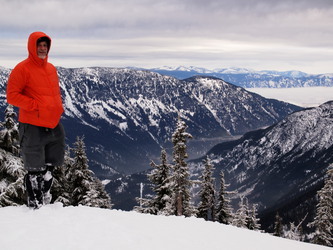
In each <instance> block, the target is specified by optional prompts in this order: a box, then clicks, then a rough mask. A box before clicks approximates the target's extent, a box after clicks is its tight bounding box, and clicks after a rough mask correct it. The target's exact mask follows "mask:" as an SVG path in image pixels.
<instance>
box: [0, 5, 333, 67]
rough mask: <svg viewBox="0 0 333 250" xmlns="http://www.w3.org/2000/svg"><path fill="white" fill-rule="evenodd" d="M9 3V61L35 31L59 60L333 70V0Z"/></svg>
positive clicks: (3, 22) (5, 14)
mask: <svg viewBox="0 0 333 250" xmlns="http://www.w3.org/2000/svg"><path fill="white" fill-rule="evenodd" d="M3 1H4V3H2V5H1V9H0V29H1V37H0V43H1V44H2V45H3V46H5V44H7V45H8V47H5V48H6V49H4V48H2V49H0V55H1V57H2V58H1V59H0V63H2V64H3V63H5V61H6V60H7V61H9V60H12V61H14V59H13V58H14V57H15V59H16V58H17V57H18V54H19V52H18V51H14V49H13V46H14V45H13V43H11V42H10V41H14V40H12V39H18V40H15V41H16V42H15V44H16V45H17V47H16V49H17V50H19V49H20V47H19V46H18V44H20V43H21V44H22V43H23V44H24V46H25V43H26V39H27V36H28V35H29V33H30V32H32V31H35V30H43V31H45V32H47V33H48V34H50V35H51V36H52V37H53V39H54V47H53V50H52V52H54V56H55V60H56V61H57V60H58V58H59V61H60V60H61V58H63V59H65V58H67V59H66V60H68V62H69V61H70V60H72V62H74V61H76V63H77V62H78V61H79V60H80V59H82V57H83V56H86V58H87V59H89V60H90V63H92V62H95V63H96V65H97V64H98V62H99V63H100V64H111V63H112V64H117V63H118V64H120V63H121V62H122V63H124V64H125V63H130V62H133V64H134V63H136V64H139V63H140V62H141V63H146V64H154V63H155V64H159V65H160V64H162V63H163V62H165V63H164V64H167V63H169V64H170V63H171V62H175V63H177V62H180V61H184V63H188V64H191V63H192V62H193V64H192V65H194V64H195V65H198V66H205V64H206V65H210V66H211V67H213V66H215V65H218V64H220V65H221V64H227V60H228V61H229V63H235V64H236V63H242V62H243V65H245V64H246V65H254V66H256V67H257V66H258V67H259V65H260V62H266V63H264V65H267V61H270V62H272V67H273V66H275V65H277V63H278V62H279V63H280V68H282V67H283V65H281V63H283V62H284V65H285V66H286V67H291V66H293V65H294V66H295V68H297V67H299V68H302V67H303V68H306V67H305V66H304V64H305V63H306V61H307V60H308V58H311V59H312V60H315V62H312V64H314V63H316V64H317V65H324V64H325V65H326V67H327V68H328V66H327V64H330V63H332V60H333V59H332V54H333V52H332V50H333V45H332V43H331V41H332V40H333V32H332V31H333V29H332V27H331V24H332V23H333V1H331V0H316V1H307V0H299V1H294V0H280V1H267V0H234V1H228V0H224V1H223V0H220V1H216V0H205V1H202V0H177V1H176V0H169V1H166V0H163V1H158V0H141V1H137V0H127V1H123V0H112V1H109V0H94V1H91V0H72V1H67V0H53V1H51V0H50V1H48V0H44V1H37V0H30V1H25V0H2V2H3ZM3 46H2V47H3ZM9 51H12V52H9ZM24 53H25V51H24ZM21 54H23V52H21ZM316 55H317V56H316ZM5 58H7V59H5ZM10 58H11V59H10ZM242 58H243V60H241V59H242ZM74 59H75V60H74ZM200 59H201V60H200ZM66 60H65V61H66ZM162 60H163V61H162ZM157 61H158V62H157ZM274 61H275V62H274ZM200 62H201V63H200ZM308 65H310V64H309V63H308ZM232 66H235V65H232ZM236 66H237V65H236ZM239 66H242V65H239ZM296 66H297V67H296ZM262 67H263V66H262ZM321 67H323V66H321ZM308 68H312V67H311V66H308ZM318 71H319V70H318Z"/></svg>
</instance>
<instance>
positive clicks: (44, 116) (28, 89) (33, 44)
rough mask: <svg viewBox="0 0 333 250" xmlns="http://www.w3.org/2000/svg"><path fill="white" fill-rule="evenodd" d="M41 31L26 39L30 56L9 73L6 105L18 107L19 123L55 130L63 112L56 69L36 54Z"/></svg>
mask: <svg viewBox="0 0 333 250" xmlns="http://www.w3.org/2000/svg"><path fill="white" fill-rule="evenodd" d="M41 37H47V38H48V39H49V41H50V43H49V48H48V51H50V46H51V38H50V37H49V36H47V35H46V34H44V33H43V32H34V33H32V34H31V35H30V36H29V40H28V52H29V56H28V58H27V59H25V60H24V61H22V62H20V63H19V64H17V65H16V67H15V68H14V69H13V70H12V72H11V74H10V76H9V79H8V85H7V102H8V103H10V104H12V105H14V106H16V107H19V121H20V122H22V123H29V124H32V125H36V126H40V127H48V128H54V127H56V126H57V125H58V123H59V121H60V117H61V115H62V113H63V112H64V109H63V106H62V100H61V93H60V86H59V79H58V74H57V70H56V68H55V67H54V66H53V65H52V64H51V63H48V62H47V59H48V57H47V56H46V58H45V59H41V58H39V57H38V55H37V40H38V39H39V38H41Z"/></svg>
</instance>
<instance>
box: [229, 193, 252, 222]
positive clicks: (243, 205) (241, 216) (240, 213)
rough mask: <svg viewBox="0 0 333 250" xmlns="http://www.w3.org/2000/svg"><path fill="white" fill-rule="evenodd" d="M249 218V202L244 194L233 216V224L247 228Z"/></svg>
mask: <svg viewBox="0 0 333 250" xmlns="http://www.w3.org/2000/svg"><path fill="white" fill-rule="evenodd" d="M248 218H249V215H248V204H247V201H246V200H245V198H244V196H242V197H241V200H240V202H239V208H238V210H237V211H236V213H235V215H234V217H233V220H232V225H233V226H236V227H241V228H247V226H248Z"/></svg>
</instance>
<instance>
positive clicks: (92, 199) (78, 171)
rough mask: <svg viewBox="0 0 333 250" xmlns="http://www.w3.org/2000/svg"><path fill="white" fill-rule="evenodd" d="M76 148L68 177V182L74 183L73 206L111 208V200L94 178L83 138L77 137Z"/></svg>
mask: <svg viewBox="0 0 333 250" xmlns="http://www.w3.org/2000/svg"><path fill="white" fill-rule="evenodd" d="M74 145H75V148H74V154H75V157H74V163H73V166H72V167H71V168H70V169H69V173H68V175H67V178H68V181H69V182H71V183H72V185H73V186H72V188H71V205H73V206H78V205H85V206H94V207H96V206H102V207H108V208H109V207H111V203H110V202H111V200H110V197H109V196H108V195H106V193H105V192H101V190H103V191H104V187H102V186H101V185H100V183H99V182H98V181H97V180H96V178H95V177H94V176H93V172H92V171H91V170H89V166H88V158H87V155H86V152H85V144H84V141H83V138H80V137H77V139H76V142H75V144H74Z"/></svg>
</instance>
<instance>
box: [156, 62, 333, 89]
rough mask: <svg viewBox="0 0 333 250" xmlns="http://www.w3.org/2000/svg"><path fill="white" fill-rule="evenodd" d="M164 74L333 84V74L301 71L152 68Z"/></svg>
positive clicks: (256, 83) (275, 84)
mask: <svg viewBox="0 0 333 250" xmlns="http://www.w3.org/2000/svg"><path fill="white" fill-rule="evenodd" d="M150 70H151V71H153V72H158V73H160V74H163V75H168V76H173V77H176V78H178V79H185V78H189V77H192V76H196V75H205V76H213V77H218V78H220V79H223V80H224V81H227V82H230V83H232V84H235V85H237V86H240V87H243V88H297V87H317V86H325V87H332V86H333V74H319V75H310V74H306V73H304V72H300V71H286V72H279V71H254V70H249V69H238V68H228V69H215V70H208V69H204V68H196V67H178V68H155V69H150Z"/></svg>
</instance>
